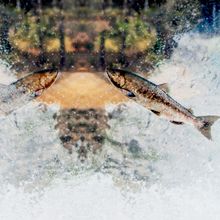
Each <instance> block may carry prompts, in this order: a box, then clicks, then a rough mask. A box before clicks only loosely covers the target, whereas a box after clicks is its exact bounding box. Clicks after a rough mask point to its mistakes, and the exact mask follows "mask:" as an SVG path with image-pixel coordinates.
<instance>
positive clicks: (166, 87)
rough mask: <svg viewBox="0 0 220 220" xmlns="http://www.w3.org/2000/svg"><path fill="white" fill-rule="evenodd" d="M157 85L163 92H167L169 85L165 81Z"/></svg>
mask: <svg viewBox="0 0 220 220" xmlns="http://www.w3.org/2000/svg"><path fill="white" fill-rule="evenodd" d="M158 87H159V88H160V89H162V90H163V91H164V92H167V93H168V92H169V86H168V84H167V83H162V84H159V85H158Z"/></svg>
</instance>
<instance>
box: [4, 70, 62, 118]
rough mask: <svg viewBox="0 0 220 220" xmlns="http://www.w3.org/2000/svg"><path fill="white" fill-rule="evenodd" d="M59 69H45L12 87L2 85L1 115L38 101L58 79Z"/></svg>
mask: <svg viewBox="0 0 220 220" xmlns="http://www.w3.org/2000/svg"><path fill="white" fill-rule="evenodd" d="M57 76H58V70H57V69H44V70H40V71H37V72H34V73H31V74H29V75H27V76H25V77H23V78H21V79H19V80H17V81H16V82H13V83H12V84H10V85H3V84H0V115H7V114H10V113H11V112H12V111H14V110H16V109H18V108H20V107H22V106H24V105H26V104H27V103H28V102H30V101H32V100H34V99H36V98H37V97H38V96H40V95H41V94H42V93H43V91H44V90H45V89H47V88H49V87H50V86H51V85H52V84H53V83H54V82H55V80H56V79H57Z"/></svg>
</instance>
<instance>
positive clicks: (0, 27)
mask: <svg viewBox="0 0 220 220" xmlns="http://www.w3.org/2000/svg"><path fill="white" fill-rule="evenodd" d="M0 10H1V11H0V15H1V18H0V21H1V23H0V53H6V54H8V53H10V52H11V50H12V47H11V44H10V42H9V28H10V23H9V21H10V19H9V15H8V12H7V10H6V9H5V8H3V7H0Z"/></svg>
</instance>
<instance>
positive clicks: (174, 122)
mask: <svg viewBox="0 0 220 220" xmlns="http://www.w3.org/2000/svg"><path fill="white" fill-rule="evenodd" d="M170 122H171V123H173V124H175V125H182V124H184V123H183V122H181V121H170Z"/></svg>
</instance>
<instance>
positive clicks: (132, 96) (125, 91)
mask: <svg viewBox="0 0 220 220" xmlns="http://www.w3.org/2000/svg"><path fill="white" fill-rule="evenodd" d="M121 91H122V93H123V94H124V95H125V96H127V97H129V98H134V97H135V94H134V93H133V92H131V91H128V90H126V89H121Z"/></svg>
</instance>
